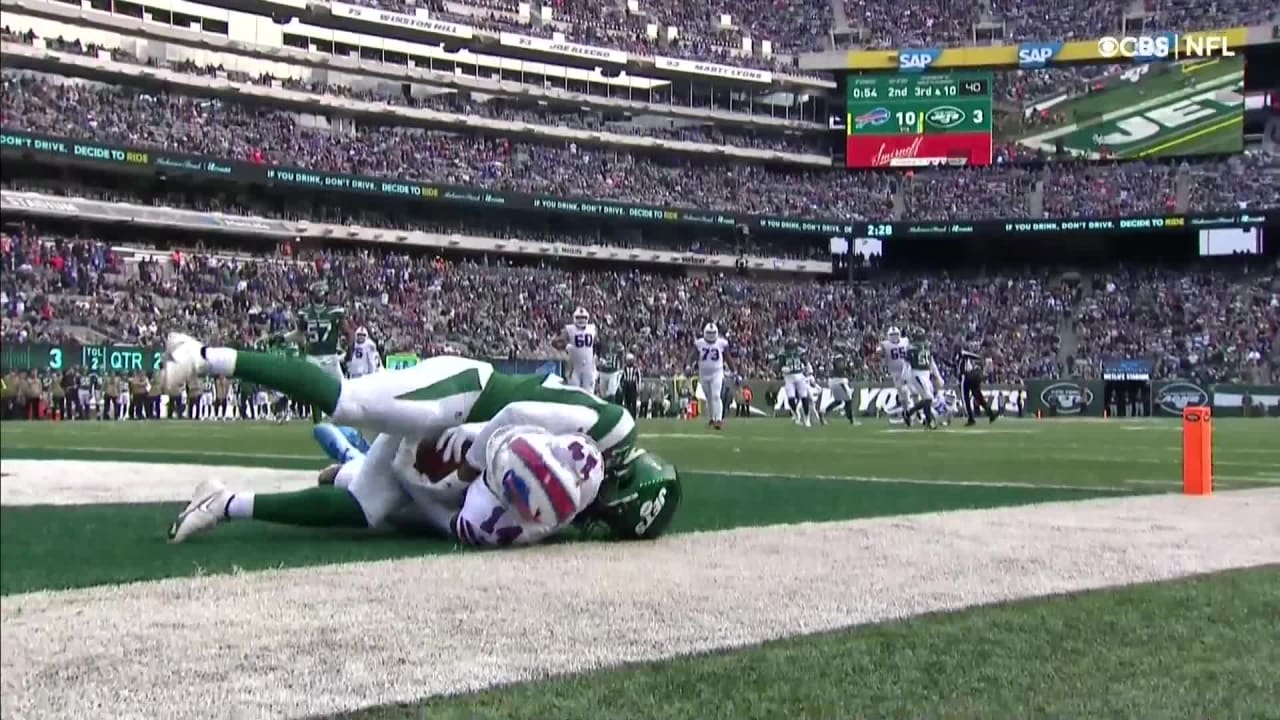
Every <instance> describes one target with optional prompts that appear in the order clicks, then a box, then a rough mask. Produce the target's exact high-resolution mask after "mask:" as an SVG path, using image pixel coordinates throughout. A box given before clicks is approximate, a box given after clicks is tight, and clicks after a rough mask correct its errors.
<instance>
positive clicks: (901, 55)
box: [898, 48, 942, 72]
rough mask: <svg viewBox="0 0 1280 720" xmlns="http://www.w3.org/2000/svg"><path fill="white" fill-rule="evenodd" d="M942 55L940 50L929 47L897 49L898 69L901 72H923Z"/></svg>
mask: <svg viewBox="0 0 1280 720" xmlns="http://www.w3.org/2000/svg"><path fill="white" fill-rule="evenodd" d="M941 56H942V50H940V49H937V48H930V49H927V50H899V51H898V69H899V70H901V71H903V72H924V71H925V70H926V69H928V68H929V66H930V65H933V64H934V63H935V62H937V61H938V58H939V57H941Z"/></svg>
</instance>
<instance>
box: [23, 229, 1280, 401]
mask: <svg viewBox="0 0 1280 720" xmlns="http://www.w3.org/2000/svg"><path fill="white" fill-rule="evenodd" d="M2 247H3V268H4V270H5V272H4V275H3V293H4V297H3V306H4V310H5V312H4V339H5V341H6V342H20V341H24V340H26V341H56V340H60V339H62V338H63V337H64V336H63V335H61V334H60V328H65V327H67V326H77V327H88V328H92V329H93V330H94V331H97V332H101V333H103V334H104V335H105V336H107V337H109V338H111V339H113V340H115V341H118V342H126V343H154V342H157V340H158V338H159V336H160V335H161V334H163V333H164V332H165V331H167V330H168V329H173V328H183V329H186V330H189V331H191V332H194V333H196V334H199V335H202V336H204V337H207V338H209V339H210V340H215V341H221V342H228V343H244V342H249V341H251V340H253V339H255V338H258V337H261V336H262V335H264V334H267V333H271V332H281V331H284V330H287V329H288V328H289V323H290V315H289V308H293V307H297V306H298V304H300V303H303V302H305V298H306V291H307V287H308V285H309V284H310V283H311V282H312V281H314V280H315V279H316V278H317V277H324V278H325V279H326V280H327V281H328V283H329V284H330V287H331V288H332V289H333V290H334V292H336V293H337V299H338V300H339V301H340V302H341V303H342V304H343V305H344V306H345V307H348V308H351V311H352V313H353V315H354V317H355V319H356V321H357V322H359V323H361V324H363V325H366V326H368V327H369V328H370V330H371V332H372V333H373V334H374V336H375V337H376V338H378V339H379V341H380V342H381V343H382V344H383V347H384V348H385V349H387V350H388V351H403V350H408V351H416V352H425V353H431V352H438V351H440V350H442V349H443V348H446V347H447V348H450V349H453V350H455V351H460V352H470V353H475V354H480V355H489V356H498V357H505V356H508V355H510V356H520V357H539V356H542V357H550V356H554V355H555V351H554V349H553V348H552V347H551V345H550V341H551V339H552V338H553V337H554V335H555V334H556V332H557V331H558V330H559V328H560V327H561V326H562V325H563V324H564V323H565V321H566V319H567V318H568V317H569V316H570V315H571V314H572V312H573V308H574V307H576V306H578V305H584V306H586V307H588V308H590V309H591V310H592V312H593V313H594V315H595V317H596V319H597V322H599V324H600V325H601V327H602V337H603V338H604V340H605V341H606V342H609V343H620V344H622V345H624V346H625V347H627V348H628V349H630V350H632V351H634V352H636V353H637V354H638V356H639V360H640V363H641V365H642V366H643V367H644V368H646V370H647V371H649V372H650V373H652V374H655V375H665V376H673V375H675V374H677V373H680V372H687V371H688V370H689V363H690V359H691V358H690V348H691V347H692V343H693V340H694V338H696V337H697V336H698V334H699V332H700V330H701V328H702V325H703V324H704V323H705V322H706V321H707V320H715V321H716V322H717V323H719V324H720V325H721V327H722V328H724V329H725V331H726V332H727V333H728V335H729V337H730V338H731V340H732V342H733V345H734V348H735V356H734V359H735V367H736V368H737V369H738V371H740V372H742V373H743V374H744V375H747V376H754V377H759V376H762V375H763V376H769V377H772V375H773V369H772V368H771V367H770V363H769V356H770V353H772V352H774V351H776V350H777V348H778V347H779V346H780V345H781V343H782V342H783V341H784V340H785V339H787V338H797V339H802V340H803V342H805V343H806V344H807V345H808V346H809V347H810V348H811V349H812V351H813V354H814V357H815V358H828V357H830V355H831V353H833V352H836V351H842V352H844V353H846V354H848V355H849V356H851V357H853V358H855V365H856V366H857V367H856V372H857V374H858V375H859V376H866V377H876V376H877V375H876V373H877V372H878V365H877V364H876V363H875V361H874V358H873V355H872V353H873V351H874V348H875V339H876V334H877V333H878V332H879V331H880V330H882V329H883V328H885V327H887V326H889V325H890V324H896V325H901V326H912V325H916V324H919V325H922V326H924V327H928V328H929V329H930V330H931V334H932V335H933V337H934V338H935V342H936V344H937V346H938V347H939V349H940V351H943V352H949V351H950V349H951V348H953V347H954V345H955V344H956V343H957V342H960V341H962V340H978V339H984V338H985V339H987V340H989V341H990V342H991V344H992V347H993V348H994V350H995V352H996V357H997V377H998V378H999V379H1001V380H1014V379H1030V378H1046V377H1048V378H1052V377H1058V376H1059V375H1060V374H1063V373H1067V372H1070V373H1072V374H1084V375H1086V376H1089V375H1096V374H1097V372H1098V371H1099V362H1100V360H1101V358H1103V357H1111V356H1114V355H1117V354H1118V355H1123V356H1129V357H1147V358H1151V359H1153V360H1155V361H1157V370H1158V373H1159V375H1160V376H1161V377H1172V376H1187V375H1192V374H1194V375H1196V376H1199V377H1206V378H1212V379H1215V380H1219V379H1236V380H1244V381H1248V382H1269V381H1272V380H1271V379H1272V378H1274V379H1275V380H1280V345H1278V344H1277V340H1280V319H1278V318H1280V307H1277V304H1276V303H1277V297H1280V296H1278V293H1280V269H1277V268H1276V267H1274V266H1272V267H1262V268H1258V267H1253V268H1249V267H1247V266H1243V265H1241V264H1240V263H1230V264H1228V265H1226V266H1224V267H1220V266H1216V265H1209V264H1205V265H1201V266H1198V267H1194V268H1190V269H1185V268H1177V269H1151V270H1147V271H1143V272H1138V271H1134V270H1132V269H1126V268H1115V269H1113V270H1112V271H1109V272H1102V273H1097V274H1094V275H1089V276H1087V277H1085V278H1082V279H1081V280H1079V281H1078V282H1067V281H1064V279H1063V277H1062V276H1060V275H1058V274H1055V273H1051V272H1048V271H1044V272H1024V273H1017V274H1005V275H965V276H960V275H956V276H951V275H947V274H939V273H912V274H903V273H877V274H874V275H873V276H872V277H871V279H870V280H869V281H868V282H867V283H864V284H860V285H856V286H850V285H843V284H826V285H822V284H798V283H794V282H789V281H772V280H767V279H759V278H747V277H736V276H720V275H712V276H707V277H700V278H685V277H679V276H670V275H661V274H652V273H643V272H640V271H604V270H600V271H586V272H584V271H581V270H578V271H574V272H566V271H564V270H562V269H558V268H555V267H547V266H540V267H530V266H516V265H511V264H507V263H505V262H493V261H490V262H485V263H474V262H452V261H446V260H443V259H441V258H438V257H435V256H432V255H416V256H414V255H409V254H406V253H403V252H383V251H380V250H370V251H361V252H358V253H357V252H350V251H337V250H326V251H316V252H312V251H303V252H301V253H298V254H293V255H291V256H283V255H280V254H275V255H272V256H257V257H251V256H246V255H244V254H243V253H232V252H231V251H228V250H219V249H216V248H206V249H204V250H198V251H194V252H190V253H179V255H178V260H177V261H176V262H175V260H174V259H173V257H172V256H170V255H166V254H164V253H160V254H159V256H160V258H161V259H160V260H158V261H147V262H144V263H143V264H142V265H137V264H134V263H132V262H122V261H121V260H120V256H119V254H118V253H116V252H113V251H112V250H111V249H110V248H108V247H106V246H105V245H104V244H102V243H100V242H94V241H92V240H86V239H71V238H60V237H57V236H56V235H52V234H49V233H45V232H41V231H40V230H39V229H38V228H28V229H26V230H25V231H23V232H19V233H12V232H6V233H5V234H4V235H3V240H2ZM1064 341H1065V342H1068V343H1070V344H1071V345H1072V346H1073V347H1074V352H1073V353H1070V354H1068V353H1067V352H1066V351H1067V350H1070V349H1071V348H1064Z"/></svg>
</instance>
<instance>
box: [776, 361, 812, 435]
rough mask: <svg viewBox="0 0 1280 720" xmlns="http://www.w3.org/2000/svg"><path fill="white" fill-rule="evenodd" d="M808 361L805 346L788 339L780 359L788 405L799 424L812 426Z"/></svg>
mask: <svg viewBox="0 0 1280 720" xmlns="http://www.w3.org/2000/svg"><path fill="white" fill-rule="evenodd" d="M807 365H808V363H806V362H805V357H804V348H802V347H800V343H798V342H796V341H795V340H788V341H787V344H786V346H785V347H784V348H783V350H782V356H781V358H780V359H779V368H780V370H781V371H782V387H783V391H784V392H786V394H787V405H788V406H789V407H790V408H791V415H792V417H793V418H795V421H796V424H797V425H804V426H805V427H810V426H811V424H812V423H811V422H810V420H809V407H810V405H811V404H812V401H811V399H810V398H809V381H808V374H809V373H808V367H807Z"/></svg>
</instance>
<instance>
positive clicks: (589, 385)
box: [554, 307, 596, 395]
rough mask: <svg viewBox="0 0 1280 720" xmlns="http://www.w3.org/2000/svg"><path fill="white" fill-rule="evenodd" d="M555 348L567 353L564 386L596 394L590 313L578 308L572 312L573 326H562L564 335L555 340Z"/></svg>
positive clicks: (593, 328) (594, 339)
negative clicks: (566, 371)
mask: <svg viewBox="0 0 1280 720" xmlns="http://www.w3.org/2000/svg"><path fill="white" fill-rule="evenodd" d="M554 345H555V347H556V348H557V349H560V350H566V349H567V350H568V351H569V377H568V378H566V379H565V384H566V385H569V386H570V387H576V388H581V389H583V390H586V391H587V392H589V393H591V394H593V395H594V394H595V392H596V326H595V324H594V323H592V322H591V313H589V312H587V309H586V308H583V307H580V308H578V309H577V310H574V311H573V324H571V325H565V326H564V333H563V334H562V335H561V337H559V338H556V341H555V343H554Z"/></svg>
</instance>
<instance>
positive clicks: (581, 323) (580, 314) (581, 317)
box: [573, 307, 591, 328]
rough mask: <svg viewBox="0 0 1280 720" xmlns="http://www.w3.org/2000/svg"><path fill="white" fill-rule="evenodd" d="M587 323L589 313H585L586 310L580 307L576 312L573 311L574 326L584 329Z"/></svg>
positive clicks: (589, 319) (589, 320)
mask: <svg viewBox="0 0 1280 720" xmlns="http://www.w3.org/2000/svg"><path fill="white" fill-rule="evenodd" d="M589 322H591V313H589V312H587V309H586V308H584V307H580V308H578V309H577V310H574V311H573V324H574V325H577V326H578V327H580V328H584V327H586V326H587V323H589Z"/></svg>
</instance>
